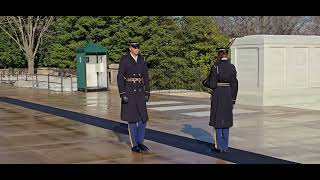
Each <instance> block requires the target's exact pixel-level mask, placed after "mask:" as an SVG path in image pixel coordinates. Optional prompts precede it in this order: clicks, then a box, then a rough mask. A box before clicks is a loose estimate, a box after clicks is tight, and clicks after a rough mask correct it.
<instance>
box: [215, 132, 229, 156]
mask: <svg viewBox="0 0 320 180" xmlns="http://www.w3.org/2000/svg"><path fill="white" fill-rule="evenodd" d="M213 136H214V137H213V140H214V146H215V148H216V149H219V150H221V151H223V150H227V149H228V144H229V128H213Z"/></svg>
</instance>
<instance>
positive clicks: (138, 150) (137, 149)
mask: <svg viewBox="0 0 320 180" xmlns="http://www.w3.org/2000/svg"><path fill="white" fill-rule="evenodd" d="M131 150H132V151H133V152H137V153H141V152H142V150H141V149H140V147H139V146H134V147H133V148H132V149H131Z"/></svg>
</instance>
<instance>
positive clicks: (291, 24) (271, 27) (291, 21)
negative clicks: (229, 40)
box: [214, 16, 311, 37]
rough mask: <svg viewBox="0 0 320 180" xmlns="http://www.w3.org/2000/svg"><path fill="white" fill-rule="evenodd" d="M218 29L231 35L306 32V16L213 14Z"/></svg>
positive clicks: (307, 21) (308, 20) (307, 22)
mask: <svg viewBox="0 0 320 180" xmlns="http://www.w3.org/2000/svg"><path fill="white" fill-rule="evenodd" d="M214 20H215V21H216V23H217V24H218V25H219V27H220V29H221V30H222V31H223V32H225V33H227V34H228V35H229V36H232V37H242V36H246V35H253V34H273V35H293V34H307V33H308V24H309V23H310V20H311V19H310V18H308V16H214Z"/></svg>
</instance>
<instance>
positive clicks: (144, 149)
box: [138, 144, 149, 152]
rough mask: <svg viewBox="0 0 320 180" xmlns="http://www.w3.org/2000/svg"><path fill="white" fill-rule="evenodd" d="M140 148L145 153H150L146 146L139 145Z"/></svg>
mask: <svg viewBox="0 0 320 180" xmlns="http://www.w3.org/2000/svg"><path fill="white" fill-rule="evenodd" d="M138 146H139V148H140V149H141V150H142V151H145V152H147V151H149V148H148V147H147V146H146V145H144V144H138Z"/></svg>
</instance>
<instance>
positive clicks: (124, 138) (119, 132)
mask: <svg viewBox="0 0 320 180" xmlns="http://www.w3.org/2000/svg"><path fill="white" fill-rule="evenodd" d="M124 131H127V125H122V124H121V125H120V126H117V127H114V129H113V133H114V135H116V136H117V138H118V141H119V142H120V143H125V144H127V145H131V144H130V140H129V137H128V135H127V134H125V133H124Z"/></svg>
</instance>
